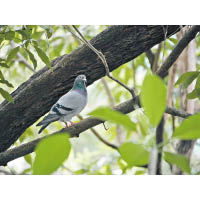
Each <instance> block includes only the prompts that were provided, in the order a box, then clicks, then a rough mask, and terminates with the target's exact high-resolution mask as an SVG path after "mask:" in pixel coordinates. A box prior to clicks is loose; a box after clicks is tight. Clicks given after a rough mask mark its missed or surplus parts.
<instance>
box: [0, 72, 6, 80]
mask: <svg viewBox="0 0 200 200" xmlns="http://www.w3.org/2000/svg"><path fill="white" fill-rule="evenodd" d="M0 79H1V80H5V78H4V75H3V74H2V72H1V70H0Z"/></svg>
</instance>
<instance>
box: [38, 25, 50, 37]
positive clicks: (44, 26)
mask: <svg viewBox="0 0 200 200" xmlns="http://www.w3.org/2000/svg"><path fill="white" fill-rule="evenodd" d="M40 27H42V28H43V29H45V31H46V33H47V37H48V38H50V37H51V36H52V33H53V29H52V28H51V26H49V25H40Z"/></svg>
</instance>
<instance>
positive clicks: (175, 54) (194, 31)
mask: <svg viewBox="0 0 200 200" xmlns="http://www.w3.org/2000/svg"><path fill="white" fill-rule="evenodd" d="M199 31H200V26H193V27H192V28H191V29H190V30H189V31H188V32H187V33H186V34H185V35H184V37H183V38H182V39H181V40H180V41H179V43H178V44H177V45H176V47H175V48H174V50H173V51H172V52H171V54H170V55H169V56H168V57H167V59H166V60H165V62H164V63H163V65H162V66H161V68H160V69H159V70H158V71H157V72H156V74H157V75H159V76H160V77H162V78H163V77H165V76H166V74H167V72H168V70H169V68H170V67H171V66H172V65H173V63H174V62H175V61H176V59H177V58H178V57H179V56H180V54H181V52H182V51H183V50H184V49H185V47H186V46H187V45H188V44H189V42H190V41H191V40H193V39H194V38H195V36H196V35H197V33H198V32H199Z"/></svg>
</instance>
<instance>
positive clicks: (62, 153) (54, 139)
mask: <svg viewBox="0 0 200 200" xmlns="http://www.w3.org/2000/svg"><path fill="white" fill-rule="evenodd" d="M70 150H71V144H70V142H69V136H68V135H67V134H57V135H52V136H49V137H47V138H45V139H43V140H42V141H40V142H39V144H38V145H37V147H36V150H35V153H36V157H35V161H34V163H33V174H38V175H42V174H44V175H45V174H51V173H53V172H54V171H56V170H57V169H58V168H59V167H60V166H61V165H62V163H63V162H64V161H65V160H66V159H67V158H68V156H69V153H70Z"/></svg>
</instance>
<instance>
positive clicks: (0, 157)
mask: <svg viewBox="0 0 200 200" xmlns="http://www.w3.org/2000/svg"><path fill="white" fill-rule="evenodd" d="M134 104H139V97H138V96H137V97H136V98H135V99H131V100H128V101H126V102H124V103H121V104H119V105H117V106H115V107H114V108H113V109H115V110H117V111H119V112H122V113H124V114H127V113H130V112H132V111H133V110H134V109H135V108H134ZM166 113H169V114H173V115H175V116H179V117H183V118H186V117H188V116H190V114H188V113H185V112H183V111H178V110H176V109H174V108H167V109H166ZM103 122H104V121H102V120H99V119H96V118H93V117H89V118H86V119H84V120H82V121H81V122H79V123H77V124H75V125H74V126H71V127H69V128H64V129H62V130H60V131H58V132H56V133H53V134H57V133H61V132H68V133H70V136H71V137H78V136H79V134H80V133H82V132H84V131H86V130H88V129H90V128H91V127H94V126H96V125H98V124H101V123H103ZM50 135H52V134H50ZM46 137H48V136H44V137H41V138H38V139H36V140H33V141H31V142H28V143H25V144H22V145H20V146H19V147H15V148H13V149H10V150H7V151H5V152H2V153H0V166H2V165H6V164H7V163H8V162H9V161H12V160H14V159H16V158H19V157H22V156H25V155H26V154H29V153H32V152H33V151H34V149H35V147H36V145H37V144H38V142H39V141H40V140H42V139H43V138H46Z"/></svg>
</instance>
